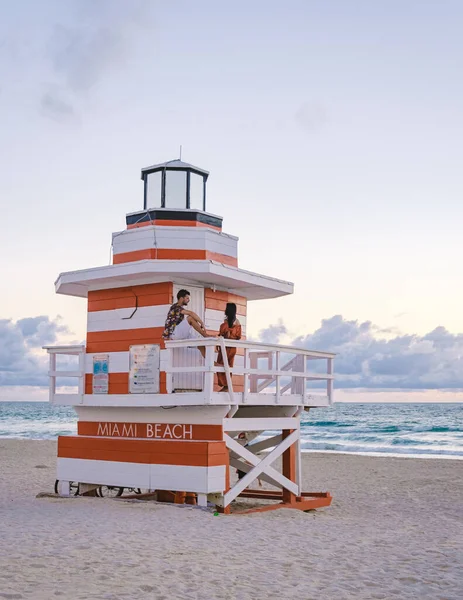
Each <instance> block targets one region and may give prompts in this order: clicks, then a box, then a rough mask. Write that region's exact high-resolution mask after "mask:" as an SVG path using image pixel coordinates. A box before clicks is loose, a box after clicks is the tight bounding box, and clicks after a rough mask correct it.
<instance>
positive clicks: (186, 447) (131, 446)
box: [58, 435, 227, 456]
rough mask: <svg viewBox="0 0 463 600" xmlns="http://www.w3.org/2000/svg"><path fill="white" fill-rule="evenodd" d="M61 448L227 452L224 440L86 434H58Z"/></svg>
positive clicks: (154, 451) (145, 451)
mask: <svg viewBox="0 0 463 600" xmlns="http://www.w3.org/2000/svg"><path fill="white" fill-rule="evenodd" d="M60 448H74V449H77V448H86V449H87V450H105V451H108V452H119V451H120V452H133V453H135V454H140V453H148V454H156V453H159V454H190V455H199V456H204V455H207V454H210V455H212V454H223V453H224V452H227V450H226V444H225V442H223V441H212V442H207V441H205V442H202V441H183V440H149V439H146V440H139V439H130V438H129V439H127V438H107V437H90V436H84V435H64V436H63V435H61V436H58V450H59V449H60Z"/></svg>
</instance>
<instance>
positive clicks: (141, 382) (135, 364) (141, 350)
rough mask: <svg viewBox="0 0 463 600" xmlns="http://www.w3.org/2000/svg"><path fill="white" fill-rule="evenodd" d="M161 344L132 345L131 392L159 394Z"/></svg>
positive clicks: (130, 366)
mask: <svg viewBox="0 0 463 600" xmlns="http://www.w3.org/2000/svg"><path fill="white" fill-rule="evenodd" d="M159 356H160V352H159V345H158V344H145V345H143V346H130V364H129V368H130V372H129V392H130V393H131V394H159Z"/></svg>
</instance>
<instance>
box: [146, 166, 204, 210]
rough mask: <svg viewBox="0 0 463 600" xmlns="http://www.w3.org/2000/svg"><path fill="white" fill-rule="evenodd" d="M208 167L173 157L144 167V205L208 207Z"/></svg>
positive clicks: (154, 206) (157, 206)
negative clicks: (200, 166)
mask: <svg viewBox="0 0 463 600" xmlns="http://www.w3.org/2000/svg"><path fill="white" fill-rule="evenodd" d="M208 176H209V173H208V171H204V170H203V169H199V168H198V167H194V166H193V165H190V164H188V163H185V162H183V161H181V160H171V161H169V162H166V163H162V164H159V165H153V166H151V167H146V168H144V169H142V171H141V178H142V179H143V182H144V196H143V208H144V209H145V210H147V209H151V208H170V209H188V208H191V209H195V210H202V211H204V212H205V211H206V181H207V178H208Z"/></svg>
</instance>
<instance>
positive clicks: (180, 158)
mask: <svg viewBox="0 0 463 600" xmlns="http://www.w3.org/2000/svg"><path fill="white" fill-rule="evenodd" d="M179 160H182V145H181V144H180V156H179Z"/></svg>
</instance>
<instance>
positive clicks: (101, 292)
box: [47, 160, 334, 510]
mask: <svg viewBox="0 0 463 600" xmlns="http://www.w3.org/2000/svg"><path fill="white" fill-rule="evenodd" d="M208 175H209V174H208V172H207V171H204V170H203V169H199V168H197V167H194V166H192V165H190V164H187V163H184V162H182V161H180V160H174V161H170V162H167V163H164V164H160V165H154V166H152V167H148V168H145V169H142V179H143V182H144V200H143V209H142V210H140V211H138V212H135V213H130V214H128V215H127V216H126V229H124V230H123V231H120V232H117V233H114V234H113V236H112V253H113V260H112V264H111V265H107V266H102V267H93V268H90V269H85V270H81V271H72V272H67V273H62V274H61V275H60V276H59V277H58V279H57V281H56V291H57V293H60V294H67V295H71V296H79V297H83V298H86V299H87V302H88V319H87V340H86V345H85V347H84V346H83V347H80V346H59V347H47V350H48V352H49V354H50V400H51V401H52V402H54V403H56V404H67V405H72V406H74V407H75V409H76V412H77V415H78V425H77V435H76V436H61V437H60V438H59V440H58V480H59V481H60V484H59V490H60V493H61V494H63V495H66V494H68V493H69V484H70V482H78V483H79V484H80V491H81V492H82V491H88V490H91V489H92V488H95V487H97V486H101V485H105V486H117V487H120V488H142V489H147V490H152V491H156V492H157V493H158V494H159V499H160V498H161V496H162V494H161V492H171V493H173V494H174V495H175V497H176V498H177V500H178V498H181V497H182V494H184V493H185V492H188V493H189V495H190V497H191V498H193V497H194V499H195V500H196V499H197V501H198V503H199V504H201V505H206V503H207V500H208V499H209V501H210V502H213V503H214V504H216V505H217V506H219V507H222V509H223V510H228V508H229V506H230V503H231V502H232V500H233V499H234V498H236V497H237V496H238V495H248V496H249V495H250V494H251V496H253V493H252V491H251V490H250V489H249V485H250V484H251V483H252V481H253V480H255V479H256V478H259V479H263V480H265V481H267V482H268V483H270V484H271V485H273V486H274V487H275V486H276V487H277V488H278V490H277V491H276V492H268V491H266V492H257V491H256V492H255V494H257V496H258V497H262V498H267V499H281V500H283V501H284V505H294V506H295V505H296V504H297V505H298V508H314V507H315V508H316V507H317V506H325V505H327V504H329V503H330V497H329V495H328V494H326V493H319V494H317V495H315V496H313V495H312V496H311V497H310V498H309V496H307V494H306V495H304V494H303V492H302V489H301V481H300V433H299V432H300V414H301V410H302V409H303V408H308V407H310V406H326V405H328V404H329V403H330V402H331V399H332V386H333V368H332V364H333V356H334V355H333V354H331V353H327V352H320V351H317V352H315V351H307V350H303V349H296V348H292V347H283V346H275V345H269V344H259V343H255V342H254V343H251V342H247V341H246V325H247V323H246V310H247V303H248V301H252V300H259V299H268V298H276V297H279V296H283V295H286V294H290V293H292V292H293V284H292V283H289V282H287V281H282V280H279V279H275V278H271V277H267V276H264V275H260V274H257V273H252V272H250V271H245V270H242V269H240V268H239V267H238V252H237V244H238V238H237V237H235V236H232V235H230V234H227V233H224V232H223V231H222V218H221V217H218V216H216V215H214V214H211V213H209V212H208V211H207V206H206V182H207V179H208ZM182 288H186V289H187V290H189V292H190V297H191V301H190V305H189V307H188V308H189V309H191V310H193V311H194V312H196V313H197V314H198V315H199V316H200V317H201V318H202V319H203V321H204V323H205V325H206V329H207V330H208V332H209V333H210V334H218V331H219V328H220V325H221V323H222V322H223V320H224V309H225V306H226V303H227V302H234V303H236V305H237V313H238V318H239V320H240V322H241V324H242V330H243V334H244V335H243V339H242V340H241V341H232V340H223V338H219V339H213V338H209V339H208V338H200V339H196V340H192V339H190V340H179V341H175V342H174V341H168V342H164V340H163V339H162V333H163V331H164V325H165V320H166V316H167V313H168V310H169V307H170V306H171V304H172V303H173V302H174V299H175V298H176V294H177V291H178V290H180V289H182ZM218 345H221V346H222V349H223V355H224V356H226V346H234V347H236V348H237V356H236V359H235V363H234V366H233V370H232V372H231V370H230V367H229V365H228V364H227V361H226V360H225V365H223V366H218V365H217V364H216V363H215V356H216V351H217V346H218ZM198 346H204V347H205V349H206V352H205V354H206V356H205V359H202V357H201V354H200V352H199V351H198ZM59 354H75V355H78V357H79V369H78V370H77V371H72V372H69V371H66V372H61V371H57V363H56V357H57V356H58V355H59ZM317 360H321V361H326V364H327V368H326V370H325V372H323V370H322V371H320V369H318V370H317V372H313V373H311V372H310V370H309V369H308V366H311V365H314V364H315V363H314V361H317ZM262 361H264V365H263V367H262ZM284 361H285V362H284ZM283 362H284V364H283ZM220 371H221V372H225V374H226V377H227V381H228V382H229V386H228V388H229V390H228V393H223V392H222V393H219V392H218V386H217V384H216V380H215V374H216V373H217V372H220ZM60 376H68V377H69V376H75V377H77V378H78V381H79V386H78V392H77V393H76V394H60V393H59V389H58V388H57V386H56V379H57V378H58V377H60ZM313 381H323V382H325V383H326V386H327V391H326V394H325V395H316V394H313V393H309V391H311V390H310V389H309V390H308V389H307V384H309V382H313ZM309 385H310V384H309ZM275 429H281V432H282V433H281V435H278V436H272V437H271V438H267V439H263V440H261V441H258V442H256V443H254V444H251V445H249V446H248V447H244V445H245V443H246V442H249V441H250V440H251V439H252V438H254V437H256V435H257V434H258V433H259V432H264V431H268V430H275ZM269 447H274V450H273V451H272V452H271V453H270V455H268V456H266V457H265V458H264V459H263V460H261V459H260V457H258V456H257V454H258V453H259V452H260V451H262V450H263V449H266V448H269ZM279 456H283V472H282V473H278V472H277V471H276V470H275V469H273V467H271V463H272V462H273V461H274V460H275V459H276V458H278V457H279ZM269 457H270V458H269ZM230 466H234V467H236V468H237V469H238V470H239V471H240V475H241V476H242V478H241V479H240V480H239V481H238V483H236V484H235V485H234V486H231V479H230ZM262 494H264V495H262ZM269 494H270V496H269ZM164 495H165V494H164ZM172 497H174V496H172ZM191 501H193V500H191ZM309 504H310V506H309Z"/></svg>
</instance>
